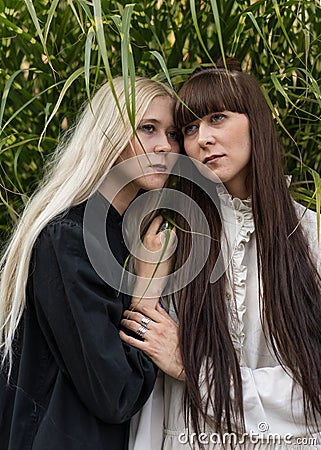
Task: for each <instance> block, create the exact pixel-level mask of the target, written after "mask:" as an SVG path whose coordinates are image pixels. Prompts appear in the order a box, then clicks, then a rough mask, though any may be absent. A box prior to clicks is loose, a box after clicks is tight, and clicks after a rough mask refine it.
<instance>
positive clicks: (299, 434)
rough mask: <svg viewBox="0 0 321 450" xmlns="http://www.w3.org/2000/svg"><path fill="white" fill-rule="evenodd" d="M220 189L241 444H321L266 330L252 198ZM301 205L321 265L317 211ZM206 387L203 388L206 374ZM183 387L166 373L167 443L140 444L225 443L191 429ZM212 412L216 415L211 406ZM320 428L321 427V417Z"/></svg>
mask: <svg viewBox="0 0 321 450" xmlns="http://www.w3.org/2000/svg"><path fill="white" fill-rule="evenodd" d="M219 195H220V198H221V201H222V203H221V205H222V219H223V220H222V221H223V224H224V226H223V228H224V230H225V235H226V242H228V245H229V248H232V252H230V257H229V258H227V256H226V255H227V254H228V253H227V245H226V242H225V244H224V242H223V243H222V246H223V248H225V250H224V253H225V261H226V265H227V274H228V278H229V280H230V283H229V284H230V286H231V288H230V290H228V291H227V301H228V302H229V303H230V311H231V312H230V324H229V326H230V333H231V337H232V341H233V344H234V347H235V348H236V350H237V353H238V356H239V361H240V366H241V375H242V388H243V405H244V417H245V431H246V435H244V436H243V438H244V443H243V444H242V445H241V446H240V447H237V448H242V449H245V448H246V449H257V448H260V450H261V449H276V450H277V449H281V448H282V449H293V450H294V449H296V450H300V449H302V450H303V449H316V448H319V449H321V439H320V436H319V434H318V433H317V434H314V435H309V433H308V431H307V430H306V426H305V420H304V413H303V407H302V391H301V388H299V387H298V386H297V385H295V384H294V382H293V380H292V378H291V376H290V375H289V374H287V373H286V372H285V371H284V369H283V368H282V367H281V366H280V365H279V363H278V361H277V360H276V358H275V356H274V355H273V352H272V350H271V349H270V348H269V345H268V343H267V342H266V339H265V336H264V334H263V330H262V325H261V320H260V310H259V298H258V280H257V255H256V240H255V233H254V222H253V215H252V209H251V201H250V200H245V201H241V200H239V199H237V198H234V199H232V198H231V197H230V196H229V194H226V193H224V191H223V190H222V191H219ZM295 207H296V209H297V212H298V217H299V218H301V217H302V221H301V225H302V227H303V231H304V233H305V234H306V236H307V238H308V243H309V247H310V251H311V254H312V256H313V258H314V259H315V261H316V264H317V266H319V267H318V268H319V269H320V262H321V257H320V256H321V252H320V244H319V243H318V238H317V221H316V214H315V213H314V212H313V211H310V210H305V208H304V207H303V206H301V205H299V204H297V203H295ZM232 286H233V289H234V296H233V295H232ZM170 314H171V315H172V317H175V312H174V309H173V308H170ZM320 326H321V325H320ZM320 376H321V374H320ZM200 388H201V391H202V380H200ZM204 389H205V387H204ZM183 392H184V383H183V382H180V381H177V380H175V379H174V378H171V377H169V376H167V375H164V405H163V406H164V429H163V439H164V440H163V444H162V445H161V446H159V444H158V446H154V445H152V444H148V443H147V442H146V447H144V446H140V447H139V449H138V447H137V450H151V449H153V450H157V449H164V450H187V449H190V448H192V449H194V448H195V449H197V448H199V447H198V446H197V445H196V442H197V441H199V443H201V444H203V445H204V448H205V449H206V450H211V449H220V448H223V445H222V444H221V443H220V441H219V437H218V436H217V435H216V434H215V433H213V431H212V430H211V429H206V430H205V433H204V434H202V435H201V436H199V437H196V436H194V435H193V434H191V433H190V434H188V431H187V430H186V429H185V425H184V418H183V413H182V398H183ZM161 408H162V405H161V403H158V407H157V410H158V412H159V410H160V409H161ZM208 413H209V415H210V413H211V411H208ZM318 431H321V419H320V429H319V430H318ZM154 432H155V436H156V435H158V436H159V435H160V433H161V432H160V431H159V430H157V429H156V428H155V429H154ZM158 439H159V438H158ZM229 439H230V440H231V442H233V439H236V436H233V435H228V436H226V443H228V442H229ZM239 439H242V437H241V438H240V437H238V438H237V440H238V442H239ZM148 445H151V446H150V447H149V446H148ZM133 448H134V447H133ZM228 448H229V447H228ZM135 450H136V448H135Z"/></svg>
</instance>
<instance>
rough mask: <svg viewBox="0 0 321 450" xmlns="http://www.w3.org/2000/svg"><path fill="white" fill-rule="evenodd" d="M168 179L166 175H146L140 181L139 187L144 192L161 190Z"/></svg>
mask: <svg viewBox="0 0 321 450" xmlns="http://www.w3.org/2000/svg"><path fill="white" fill-rule="evenodd" d="M167 178H168V174H167V173H166V174H165V173H162V174H153V175H147V176H145V177H144V179H143V180H141V183H140V187H141V189H144V190H145V191H152V190H153V189H162V187H164V184H165V182H166V180H167Z"/></svg>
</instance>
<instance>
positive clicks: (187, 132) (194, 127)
mask: <svg viewBox="0 0 321 450" xmlns="http://www.w3.org/2000/svg"><path fill="white" fill-rule="evenodd" d="M197 128H198V127H197V125H195V124H191V125H186V126H185V127H184V128H183V133H184V136H189V135H191V134H193V133H194V132H195V131H196V130H197Z"/></svg>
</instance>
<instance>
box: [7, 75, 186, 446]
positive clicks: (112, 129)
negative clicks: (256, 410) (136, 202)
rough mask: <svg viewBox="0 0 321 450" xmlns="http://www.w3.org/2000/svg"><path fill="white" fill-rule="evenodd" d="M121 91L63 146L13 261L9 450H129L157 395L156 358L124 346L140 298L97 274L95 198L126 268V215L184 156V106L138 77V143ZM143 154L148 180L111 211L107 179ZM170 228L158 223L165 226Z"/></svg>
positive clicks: (133, 185)
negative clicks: (144, 410) (134, 425)
mask: <svg viewBox="0 0 321 450" xmlns="http://www.w3.org/2000/svg"><path fill="white" fill-rule="evenodd" d="M113 85H114V88H115V91H116V94H117V98H118V105H117V104H116V101H115V99H114V95H113V93H112V90H111V87H110V85H109V84H108V83H106V84H105V85H103V86H102V87H101V88H100V89H99V90H98V92H97V93H96V94H95V96H94V97H93V99H92V101H91V102H90V104H88V105H87V106H86V108H85V109H84V111H83V112H82V114H81V116H80V120H79V122H78V124H77V125H76V126H75V128H74V129H73V130H72V132H70V133H69V136H67V137H66V139H65V140H64V141H63V142H62V143H61V144H60V145H59V146H58V148H57V151H56V154H55V158H54V161H53V162H52V163H51V165H50V168H49V169H48V171H47V175H46V177H45V179H44V180H43V182H42V184H41V186H40V187H39V189H38V191H37V192H36V193H35V194H34V196H33V197H32V199H31V200H30V202H29V204H28V206H27V207H26V209H25V211H24V213H23V215H22V217H21V220H20V222H19V224H18V226H17V228H16V230H15V232H14V233H13V235H12V238H11V240H10V242H9V244H8V246H7V249H6V251H5V252H4V254H3V257H2V261H1V269H2V272H1V291H0V295H1V297H0V330H1V335H0V336H1V338H0V339H1V341H0V343H1V358H2V365H1V375H0V448H1V449H8V450H22V449H24V450H29V449H32V450H44V449H46V450H50V449H54V450H80V449H83V450H85V449H87V450H107V449H113V450H118V449H119V450H123V449H127V445H128V433H129V420H130V418H131V417H132V416H133V415H134V414H135V413H136V412H137V411H138V410H139V409H140V408H141V407H142V405H143V404H144V402H145V401H146V400H147V398H148V396H149V395H150V393H151V391H152V388H153V385H154V381H155V377H156V370H155V367H154V365H153V363H152V362H151V360H150V359H149V358H148V357H146V356H145V355H144V354H143V353H142V352H141V351H140V350H137V349H135V348H133V347H130V346H129V345H127V344H124V343H122V342H121V340H120V338H119V330H118V328H119V323H120V320H121V317H122V313H123V311H124V309H126V308H128V307H129V304H130V297H129V296H128V295H125V294H120V295H119V296H117V294H118V293H117V289H115V288H114V287H113V286H110V285H109V284H108V283H107V282H106V281H105V280H104V279H102V278H101V276H99V274H98V273H97V271H96V270H95V267H93V265H92V261H91V260H90V258H89V256H88V252H87V246H88V245H89V246H92V248H93V249H94V253H95V252H96V254H97V256H98V257H99V253H100V242H99V241H97V238H96V236H95V235H94V232H92V230H91V229H89V231H88V230H87V235H86V233H84V225H83V222H84V216H85V212H86V206H88V202H89V201H91V200H92V199H93V200H94V205H95V211H97V214H98V215H99V214H102V217H104V214H106V216H105V219H106V234H107V237H108V241H109V242H110V246H111V248H112V252H113V254H114V255H115V258H116V260H117V261H118V263H119V264H121V265H122V264H123V263H124V260H125V258H126V255H127V253H128V250H126V248H125V246H124V243H123V240H122V234H121V221H122V215H123V213H124V212H125V210H126V209H127V207H128V205H129V204H130V203H131V202H132V200H133V199H134V198H135V197H136V196H137V194H138V193H139V191H140V190H141V189H143V190H149V189H154V188H161V187H162V186H163V185H164V182H165V181H166V179H167V176H168V175H167V172H168V170H167V169H168V168H169V166H170V163H168V164H167V155H169V154H171V153H178V152H179V143H178V139H177V132H176V129H175V126H174V122H173V106H174V97H173V94H172V92H171V90H170V89H168V88H167V87H166V86H164V85H163V84H160V83H157V82H155V81H151V80H148V79H143V78H137V79H136V94H135V102H136V115H135V121H136V123H135V126H136V131H137V132H136V133H134V134H135V136H134V137H133V129H132V126H131V124H130V120H129V119H128V116H127V113H126V101H125V95H124V89H123V86H124V83H123V79H122V78H116V79H115V80H114V81H113ZM120 110H121V111H122V114H120ZM136 155H141V158H140V162H139V168H140V170H141V171H142V176H140V177H138V178H137V177H136V178H135V177H132V181H130V182H129V183H127V184H126V185H124V187H123V188H121V189H120V190H119V192H117V195H116V196H114V198H113V199H112V202H111V203H112V204H110V201H108V200H110V198H109V191H110V189H109V187H110V184H109V185H108V184H107V183H106V181H104V180H105V176H106V174H107V173H109V172H110V169H111V168H112V167H115V166H117V165H118V164H120V163H121V162H122V161H125V160H128V161H130V159H131V158H132V157H134V159H135V158H136ZM164 167H165V168H166V170H164ZM127 169H128V167H127ZM127 169H126V167H125V169H124V174H125V175H126V170H127ZM129 172H130V171H129ZM127 175H128V174H127ZM109 183H110V180H109ZM89 199H90V200H89ZM92 211H93V210H91V214H92ZM160 224H161V220H160V219H159V218H156V219H155V222H154V227H156V228H157V227H159V225H160ZM157 234H158V233H156V236H157ZM156 239H158V236H157V238H156ZM85 240H86V242H85ZM88 243H89V244H88ZM112 270H113V267H111V266H107V269H106V271H107V272H111V273H112Z"/></svg>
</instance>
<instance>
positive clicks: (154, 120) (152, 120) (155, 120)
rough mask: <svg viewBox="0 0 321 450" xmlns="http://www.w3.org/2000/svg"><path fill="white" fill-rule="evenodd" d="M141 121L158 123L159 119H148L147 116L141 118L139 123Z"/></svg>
mask: <svg viewBox="0 0 321 450" xmlns="http://www.w3.org/2000/svg"><path fill="white" fill-rule="evenodd" d="M142 122H153V123H160V121H159V120H157V119H148V118H144V119H142V120H141V121H140V123H142Z"/></svg>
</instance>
